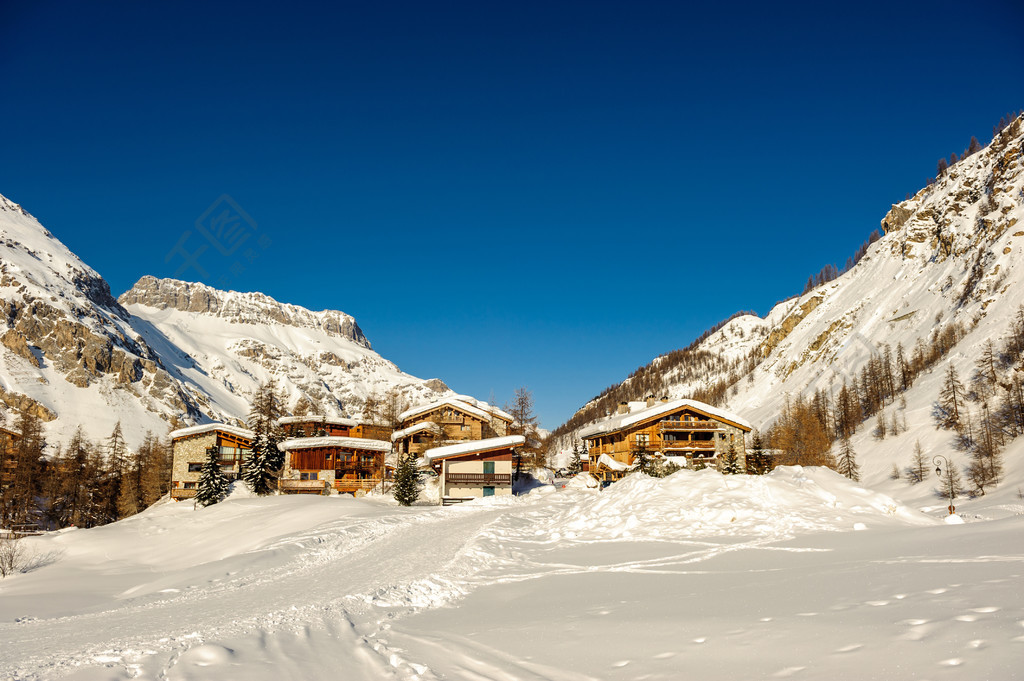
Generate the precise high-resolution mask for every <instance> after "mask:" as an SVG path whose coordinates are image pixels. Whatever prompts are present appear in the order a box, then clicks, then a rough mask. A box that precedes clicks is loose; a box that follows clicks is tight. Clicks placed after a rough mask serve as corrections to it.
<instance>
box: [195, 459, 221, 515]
mask: <svg viewBox="0 0 1024 681" xmlns="http://www.w3.org/2000/svg"><path fill="white" fill-rule="evenodd" d="M196 487H197V489H196V504H198V505H199V506H209V505H211V504H216V503H217V502H218V501H220V500H221V499H223V498H224V495H226V494H227V493H228V481H227V480H226V479H225V478H224V476H223V475H222V474H221V472H220V453H219V452H218V451H217V448H216V447H210V448H209V449H208V450H206V461H204V462H203V467H202V469H201V470H200V472H199V484H198V485H197V486H196Z"/></svg>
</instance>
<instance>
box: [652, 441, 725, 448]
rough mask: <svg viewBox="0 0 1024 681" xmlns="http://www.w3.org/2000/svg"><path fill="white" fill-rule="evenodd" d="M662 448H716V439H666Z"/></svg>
mask: <svg viewBox="0 0 1024 681" xmlns="http://www.w3.org/2000/svg"><path fill="white" fill-rule="evenodd" d="M661 448H662V449H714V448H715V441H714V440H665V441H664V442H662V445H661Z"/></svg>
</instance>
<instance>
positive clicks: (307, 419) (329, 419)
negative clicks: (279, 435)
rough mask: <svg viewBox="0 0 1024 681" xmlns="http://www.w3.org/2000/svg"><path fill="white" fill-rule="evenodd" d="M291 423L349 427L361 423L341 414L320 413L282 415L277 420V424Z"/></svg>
mask: <svg viewBox="0 0 1024 681" xmlns="http://www.w3.org/2000/svg"><path fill="white" fill-rule="evenodd" d="M289 423H329V424H331V425H332V426H348V427H349V428H355V427H356V426H358V425H359V422H358V421H356V420H354V419H346V418H342V417H341V416H323V415H320V414H310V415H307V416H282V417H281V418H279V419H278V420H277V425H279V426H284V425H287V424H289Z"/></svg>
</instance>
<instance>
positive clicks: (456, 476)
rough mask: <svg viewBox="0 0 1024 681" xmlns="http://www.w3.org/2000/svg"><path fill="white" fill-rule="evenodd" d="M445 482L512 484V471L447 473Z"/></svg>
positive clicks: (483, 484) (458, 483) (478, 484)
mask: <svg viewBox="0 0 1024 681" xmlns="http://www.w3.org/2000/svg"><path fill="white" fill-rule="evenodd" d="M444 481H445V483H447V484H449V485H467V486H471V487H477V486H479V487H484V486H487V487H490V486H492V485H494V486H497V485H511V484H512V474H511V473H446V474H445V476H444Z"/></svg>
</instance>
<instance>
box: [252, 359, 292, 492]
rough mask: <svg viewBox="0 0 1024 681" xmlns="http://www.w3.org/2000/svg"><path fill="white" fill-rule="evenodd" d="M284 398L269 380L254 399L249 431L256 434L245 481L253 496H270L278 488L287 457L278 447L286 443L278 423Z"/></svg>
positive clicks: (271, 380)
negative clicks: (279, 476) (278, 479)
mask: <svg viewBox="0 0 1024 681" xmlns="http://www.w3.org/2000/svg"><path fill="white" fill-rule="evenodd" d="M281 404H282V399H281V396H280V395H278V393H277V384H276V383H275V381H274V379H270V380H269V381H267V382H266V383H264V384H262V385H261V386H260V387H259V389H258V390H257V391H256V394H255V395H254V396H253V402H252V408H251V409H250V411H249V422H248V425H249V429H250V430H252V431H253V443H252V452H251V453H250V455H249V459H248V461H246V462H244V466H243V470H242V479H243V480H244V481H245V483H246V485H248V486H249V489H250V490H252V492H253V493H254V494H259V495H261V496H262V495H266V494H270V493H271V492H273V491H274V490H275V489H276V488H277V477H278V475H279V474H280V472H281V469H282V468H284V463H285V455H284V452H282V451H281V450H280V448H279V447H278V444H280V442H281V441H282V439H283V434H282V432H281V429H280V428H279V427H278V425H277V420H278V419H279V418H281Z"/></svg>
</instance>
